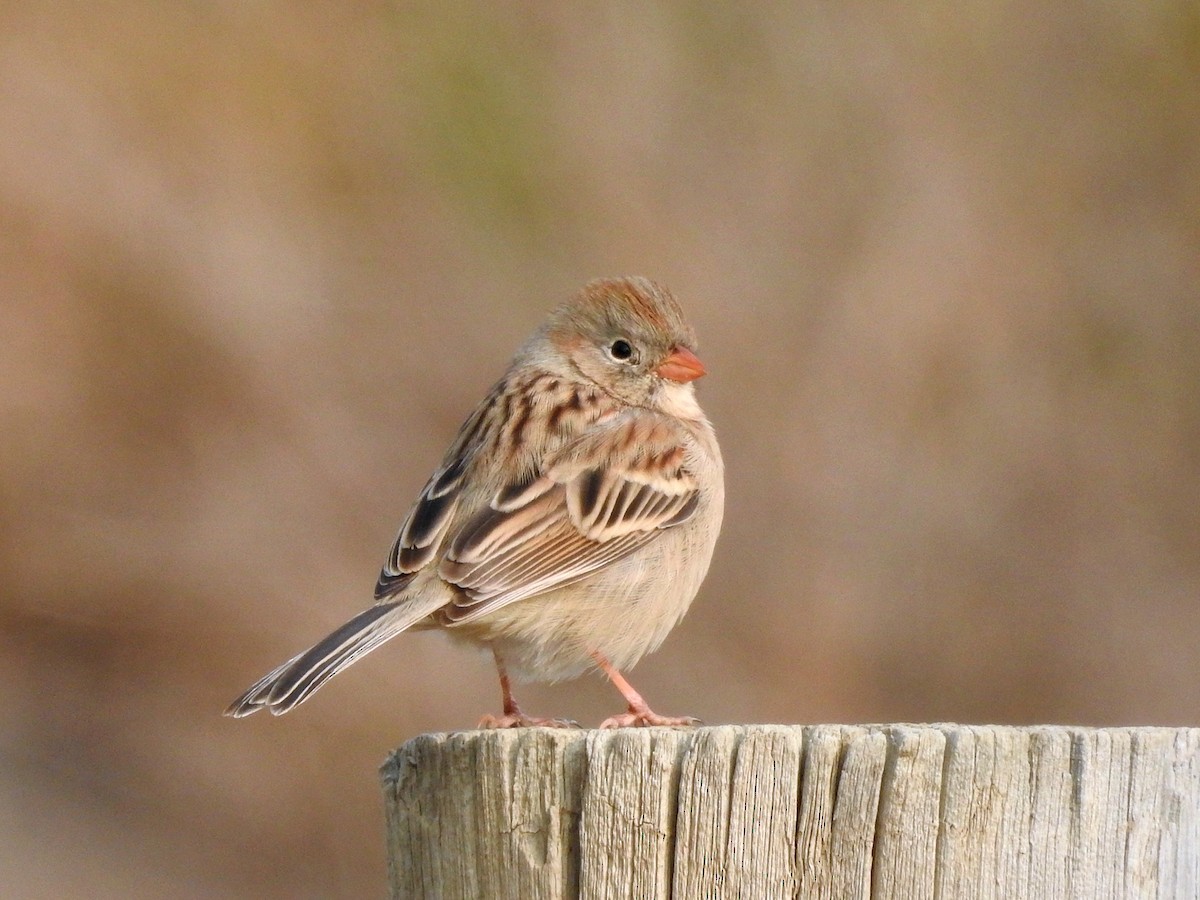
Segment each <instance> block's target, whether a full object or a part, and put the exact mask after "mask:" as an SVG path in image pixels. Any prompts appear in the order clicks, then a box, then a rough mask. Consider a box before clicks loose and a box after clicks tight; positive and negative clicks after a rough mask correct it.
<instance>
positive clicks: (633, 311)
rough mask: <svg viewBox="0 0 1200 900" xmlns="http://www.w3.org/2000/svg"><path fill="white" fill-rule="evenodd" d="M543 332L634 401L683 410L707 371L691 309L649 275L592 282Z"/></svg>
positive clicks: (583, 372)
mask: <svg viewBox="0 0 1200 900" xmlns="http://www.w3.org/2000/svg"><path fill="white" fill-rule="evenodd" d="M542 334H543V336H544V338H545V339H546V340H547V341H548V342H549V344H550V345H551V347H552V348H553V349H554V351H555V352H556V355H559V356H561V358H562V359H563V360H564V361H565V362H566V363H567V364H568V365H569V366H570V368H571V369H572V370H573V372H574V373H577V375H579V376H582V377H583V378H584V379H586V380H588V381H591V382H593V383H595V384H596V385H598V386H599V387H600V388H601V389H603V390H605V391H607V392H608V393H609V394H612V395H613V396H614V397H616V398H617V399H619V400H622V401H624V402H625V403H629V404H631V405H633V406H644V407H650V408H652V409H659V410H661V411H663V412H671V413H673V414H679V410H678V408H677V407H679V405H680V401H681V400H682V399H683V398H684V395H686V396H687V397H690V396H691V394H692V388H691V382H692V381H694V380H696V379H697V378H699V377H700V376H701V375H703V374H704V365H703V364H702V363H701V362H700V360H699V359H698V358H697V357H696V354H695V348H696V334H695V332H694V331H692V328H691V326H690V325H688V323H687V322H686V321H685V319H684V317H683V310H681V309H680V308H679V304H678V303H677V302H676V301H675V298H674V297H672V296H671V294H670V293H669V292H668V291H667V290H666V289H665V288H663V287H661V286H660V285H657V284H655V283H654V282H653V281H650V280H649V279H648V278H604V279H598V280H596V281H592V282H590V283H589V284H587V285H586V286H584V288H583V290H581V291H580V292H579V293H578V294H576V295H575V296H574V297H572V298H571V299H570V300H568V301H567V302H566V303H564V304H563V305H562V306H560V307H558V309H556V310H554V312H552V313H551V314H550V318H549V319H548V321H547V323H546V326H545V328H544V331H543V332H542ZM684 405H685V406H689V407H690V406H694V401H693V402H692V403H690V404H687V403H685V404H684Z"/></svg>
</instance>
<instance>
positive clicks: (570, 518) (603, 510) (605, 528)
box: [439, 411, 698, 622]
mask: <svg viewBox="0 0 1200 900" xmlns="http://www.w3.org/2000/svg"><path fill="white" fill-rule="evenodd" d="M685 440H686V435H685V432H683V431H682V430H681V429H680V427H679V426H678V425H676V424H675V423H673V422H671V421H670V420H668V419H666V418H664V417H661V416H658V415H656V414H653V413H648V412H645V411H638V412H636V413H629V414H626V415H623V416H621V417H619V418H618V419H616V420H615V421H612V422H609V423H606V424H605V425H603V426H600V427H598V428H595V429H593V430H591V431H589V432H588V433H587V434H586V435H584V436H583V437H582V438H580V439H579V440H577V441H574V442H573V443H571V444H570V445H568V446H567V447H566V448H564V449H563V450H561V451H559V452H558V453H556V454H554V455H553V457H551V458H550V459H549V460H547V462H546V465H545V467H544V471H543V472H541V473H532V474H530V475H527V476H526V477H525V478H523V479H521V480H519V481H517V482H514V483H512V484H510V485H507V486H506V487H504V488H503V489H501V490H500V491H498V492H497V494H496V496H495V497H494V498H492V500H491V502H490V503H489V504H488V505H487V506H486V507H485V508H483V509H482V510H480V511H479V512H478V513H476V514H475V515H474V516H472V517H471V518H470V519H469V520H468V521H467V522H466V524H465V525H464V526H463V528H462V529H461V530H459V531H458V532H457V533H456V534H455V535H454V536H453V539H452V540H451V543H450V547H449V550H448V551H447V553H446V555H445V557H444V558H443V560H442V562H441V564H440V565H439V573H440V574H441V576H442V577H443V578H444V579H446V580H447V581H449V582H450V583H452V584H455V585H457V586H458V587H460V588H462V591H463V597H462V599H461V600H458V601H455V603H454V604H453V605H452V606H451V607H449V608H447V609H445V610H443V612H444V614H445V616H446V618H447V620H448V621H450V622H461V621H466V620H469V619H471V618H474V617H476V616H479V615H482V614H483V613H485V612H487V611H488V610H492V609H495V608H496V607H497V606H500V605H504V604H507V603H512V602H513V601H516V600H520V599H522V598H524V597H530V596H534V595H536V594H540V593H543V592H545V591H548V590H551V589H553V588H556V587H561V586H562V585H565V584H570V583H571V582H573V581H577V580H579V579H580V578H583V577H585V576H587V575H589V574H591V573H593V572H595V571H597V570H599V569H601V568H603V567H604V566H606V565H609V564H611V563H613V562H614V561H616V560H618V559H620V558H621V557H623V556H625V555H627V554H628V553H631V552H632V551H633V550H635V549H637V548H638V547H640V546H642V545H643V544H645V543H647V542H648V541H652V540H654V538H655V537H656V536H657V534H658V532H659V530H661V529H663V528H670V527H671V526H673V525H678V524H679V523H681V522H684V521H686V520H687V519H688V518H690V517H691V515H692V514H693V513H694V512H695V509H696V504H697V502H698V493H697V489H696V482H695V479H694V477H693V476H692V474H691V473H690V472H689V471H688V470H687V468H686V466H685V464H684V461H685V455H686V450H685V446H684V441H685Z"/></svg>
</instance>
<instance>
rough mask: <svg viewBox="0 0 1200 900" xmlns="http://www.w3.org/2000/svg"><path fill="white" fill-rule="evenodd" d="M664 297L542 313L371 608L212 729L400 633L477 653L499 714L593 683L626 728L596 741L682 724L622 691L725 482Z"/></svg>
mask: <svg viewBox="0 0 1200 900" xmlns="http://www.w3.org/2000/svg"><path fill="white" fill-rule="evenodd" d="M695 346H696V340H695V336H694V334H693V332H692V329H691V328H690V327H689V326H688V324H687V323H686V322H685V321H684V318H683V312H682V311H681V310H680V308H679V305H678V304H677V303H676V302H675V299H674V298H673V297H672V296H671V295H670V294H669V293H668V292H667V291H666V290H665V289H663V288H662V287H660V286H659V285H657V284H655V283H654V282H652V281H649V280H647V279H645V278H618V279H608V280H598V281H593V282H592V283H590V284H588V285H587V286H586V287H584V288H583V290H582V291H580V292H579V293H578V294H577V295H576V296H575V297H573V298H572V299H571V300H569V301H567V302H566V303H564V304H563V305H561V306H559V307H558V308H557V309H555V310H554V311H553V312H552V313H551V314H550V316H549V317H548V318H547V320H546V322H545V323H544V324H543V325H542V326H541V327H540V328H538V329H537V330H536V331H535V332H534V333H533V335H532V336H531V337H530V338H529V339H528V340H527V341H526V342H525V344H524V345H523V346H522V347H521V349H520V350H519V351H518V352H517V355H516V357H515V358H514V359H513V361H512V364H511V365H510V366H509V368H508V371H507V372H506V373H505V374H504V377H503V378H501V379H500V381H499V382H497V383H496V385H495V387H493V388H492V390H491V391H490V392H489V393H488V395H487V397H485V398H484V400H483V402H482V403H481V404H480V405H479V407H478V408H477V409H476V410H475V412H474V413H472V414H471V416H470V417H469V418H468V419H467V421H466V423H465V424H464V425H463V426H462V428H461V429H460V430H459V432H458V436H457V437H456V438H455V440H454V443H453V444H452V445H451V446H450V450H449V451H448V452H447V453H446V456H445V458H444V459H443V460H442V463H441V465H440V466H439V467H438V469H437V471H435V472H434V473H433V476H432V477H431V478H430V479H429V482H428V483H427V484H426V485H425V488H424V489H423V490H422V491H421V495H420V497H419V498H418V499H417V502H416V504H415V505H414V506H413V508H412V509H411V510H410V511H409V513H408V517H407V518H406V519H405V520H404V523H403V525H401V527H400V533H399V536H398V537H397V538H396V541H395V543H394V544H393V545H392V550H391V553H389V554H388V558H387V562H385V563H384V566H383V571H382V573H381V574H380V576H379V582H378V584H377V585H376V587H375V600H376V603H375V605H374V606H372V607H370V608H369V609H367V610H365V611H364V612H361V613H359V614H358V615H357V616H355V617H354V618H353V619H351V620H350V621H349V622H347V623H346V624H345V625H343V626H342V627H341V628H339V629H337V631H335V632H333V633H332V634H331V635H329V636H328V637H327V638H325V639H324V640H322V641H321V642H320V643H318V644H316V645H315V646H314V647H312V648H311V649H309V650H305V651H304V652H303V653H301V654H299V655H298V656H295V657H293V658H292V659H290V660H288V661H287V662H285V663H284V664H283V665H281V666H280V667H279V668H277V669H275V670H274V671H272V672H271V673H269V674H268V675H266V676H265V677H264V678H263V679H262V680H261V681H259V682H258V683H257V684H255V685H254V686H253V687H251V688H250V689H249V690H248V691H246V693H245V694H243V695H242V696H241V697H239V698H238V699H237V700H235V701H234V702H233V704H232V705H231V706H230V707H229V709H227V710H226V715H230V716H246V715H249V714H250V713H253V712H257V711H258V710H260V709H269V710H270V711H271V712H272V713H274V714H276V715H279V714H281V713H285V712H287V711H288V710H290V709H292V708H293V707H294V706H296V705H297V704H299V703H301V702H302V701H304V700H305V699H307V698H308V696H309V695H310V694H312V693H313V692H314V691H315V690H317V688H319V687H320V686H321V685H322V684H324V683H325V682H326V680H328V679H329V678H331V677H332V676H334V675H336V674H337V673H338V672H340V671H341V670H342V669H344V668H346V667H347V666H348V665H350V664H351V663H352V662H354V661H355V660H357V659H359V658H360V657H361V656H363V655H365V654H366V653H369V652H370V651H372V650H374V649H375V648H376V647H378V646H380V645H381V644H383V643H384V642H385V641H388V640H390V639H391V638H393V637H395V636H396V635H398V634H399V633H400V632H402V631H406V630H407V629H409V628H435V627H436V628H443V629H445V630H446V632H447V633H448V634H449V635H451V637H454V638H459V639H463V640H466V641H469V642H472V643H475V644H482V645H487V646H489V647H490V648H491V650H492V652H493V654H494V655H495V659H496V668H497V669H498V670H499V673H500V688H501V691H502V692H503V698H504V712H503V715H501V716H499V717H493V716H487V717H485V718H484V720H483V722H481V723H480V725H481V726H484V727H509V726H522V725H561V724H566V723H564V722H563V721H561V720H556V719H539V718H533V717H530V716H526V715H525V714H524V713H522V712H521V709H520V708H519V707H518V706H517V703H516V701H515V700H514V699H513V695H512V690H511V688H510V683H509V675H510V673H511V674H512V675H513V676H515V677H516V678H518V679H523V680H535V681H558V680H560V679H565V678H572V677H575V676H578V675H580V674H581V673H583V672H584V671H586V670H588V669H590V668H592V667H593V666H596V667H598V668H599V669H601V670H602V671H603V672H604V673H605V674H606V675H607V676H608V677H609V679H610V680H611V681H612V683H613V685H614V686H615V687H616V688H617V689H618V690H619V691H620V692H621V694H622V695H623V696H624V698H625V700H626V701H627V703H628V712H626V713H623V714H621V715H617V716H613V717H611V718H609V719H607V720H605V721H604V722H603V723H602V725H601V727H603V728H611V727H618V726H625V725H681V724H693V723H694V722H695V721H696V720H694V719H690V718H676V717H670V716H660V715H658V714H657V713H655V712H653V711H652V710H651V709H650V707H649V706H648V705H647V704H646V701H645V700H643V699H642V697H641V695H640V694H638V693H637V691H635V690H634V689H633V687H632V686H631V685H630V684H629V682H627V681H626V680H625V679H624V678H623V677H622V675H621V673H620V671H619V670H620V669H622V668H625V667H628V666H631V665H633V664H634V663H635V662H637V661H638V660H639V659H640V658H641V657H642V656H643V655H644V654H646V653H649V652H650V651H652V650H654V649H655V648H657V647H658V645H659V644H661V643H662V641H663V639H664V638H665V637H666V636H667V632H669V631H670V630H671V628H672V627H674V625H675V623H676V622H678V621H679V619H680V618H681V617H682V616H683V614H684V613H685V612H686V611H687V608H688V606H689V605H690V604H691V602H692V598H693V597H695V595H696V592H697V591H698V590H699V588H700V582H701V581H702V580H703V579H704V575H705V573H706V572H707V571H708V563H709V560H710V558H711V557H712V552H713V545H714V544H715V543H716V540H717V532H718V531H719V530H720V527H721V515H722V510H723V507H724V497H725V488H724V480H723V472H724V466H723V463H722V461H721V453H720V450H719V449H718V448H717V440H716V437H715V435H714V433H713V428H712V425H710V424H709V422H708V419H706V418H705V416H704V413H703V412H702V411H701V410H700V407H699V405H698V404H697V403H696V397H695V392H694V390H693V385H692V381H694V380H695V379H697V378H699V377H700V376H701V375H703V374H704V366H703V365H702V364H701V362H700V360H699V359H697V358H696V355H695V353H694V352H693V350H694V348H695Z"/></svg>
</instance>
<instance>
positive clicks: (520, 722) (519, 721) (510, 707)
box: [478, 647, 579, 728]
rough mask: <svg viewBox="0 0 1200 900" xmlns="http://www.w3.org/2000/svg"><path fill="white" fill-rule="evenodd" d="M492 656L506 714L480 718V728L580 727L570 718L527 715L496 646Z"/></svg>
mask: <svg viewBox="0 0 1200 900" xmlns="http://www.w3.org/2000/svg"><path fill="white" fill-rule="evenodd" d="M492 656H493V657H494V658H495V660H496V671H497V672H499V673H500V693H501V694H502V695H503V697H504V715H502V716H499V717H497V716H493V715H491V714H490V713H489V714H488V715H486V716H484V717H483V718H482V719H480V720H479V726H478V727H480V728H530V727H533V726H538V725H540V726H541V727H543V728H578V727H579V723H578V722H572V721H571V720H570V719H546V718H541V717H537V716H527V715H525V713H523V712H521V707H519V706H517V701H516V698H514V697H513V695H512V685H511V684H510V683H509V680H508V670H507V669H505V668H504V660H502V659H501V658H500V654H499V653H498V652H497V651H496V648H495V647H493V648H492Z"/></svg>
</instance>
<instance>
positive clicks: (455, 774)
mask: <svg viewBox="0 0 1200 900" xmlns="http://www.w3.org/2000/svg"><path fill="white" fill-rule="evenodd" d="M383 778H384V785H385V789H386V808H387V828H388V860H389V873H390V877H391V884H392V895H393V896H394V897H399V898H408V897H430V898H458V897H462V898H479V897H488V898H521V900H526V898H543V897H584V898H611V897H630V898H638V900H641V898H650V897H664V898H665V897H674V898H676V900H683V898H706V900H707V898H718V897H739V898H775V897H798V898H830V900H841V898H855V897H864V898H865V897H873V898H882V897H895V898H905V900H907V898H925V897H928V898H934V897H936V898H939V900H951V898H960V897H961V898H968V897H969V898H989V897H994V898H1013V900H1027V898H1043V897H1044V898H1054V900H1058V898H1064V897H1066V898H1079V900H1094V898H1108V897H1113V898H1116V897H1122V898H1124V897H1138V898H1142V897H1145V898H1159V900H1166V898H1171V900H1176V898H1185V900H1186V898H1193V900H1194V898H1200V729H1195V728H1179V729H1169V728H1111V729H1087V728H1062V727H1050V726H1045V727H1034V728H1007V727H996V726H961V725H930V726H917V725H884V726H864V727H851V726H841V725H814V726H803V727H801V726H724V727H719V728H696V729H626V730H618V731H604V732H601V731H590V732H589V731H562V730H550V729H526V730H515V731H486V732H465V733H460V734H452V735H426V736H423V737H419V738H416V739H415V740H413V741H410V742H409V743H407V744H405V745H404V746H403V747H401V748H400V749H399V750H397V751H396V752H395V753H393V754H392V756H391V757H390V758H389V759H388V761H387V762H386V763H385V765H384V767H383Z"/></svg>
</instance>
